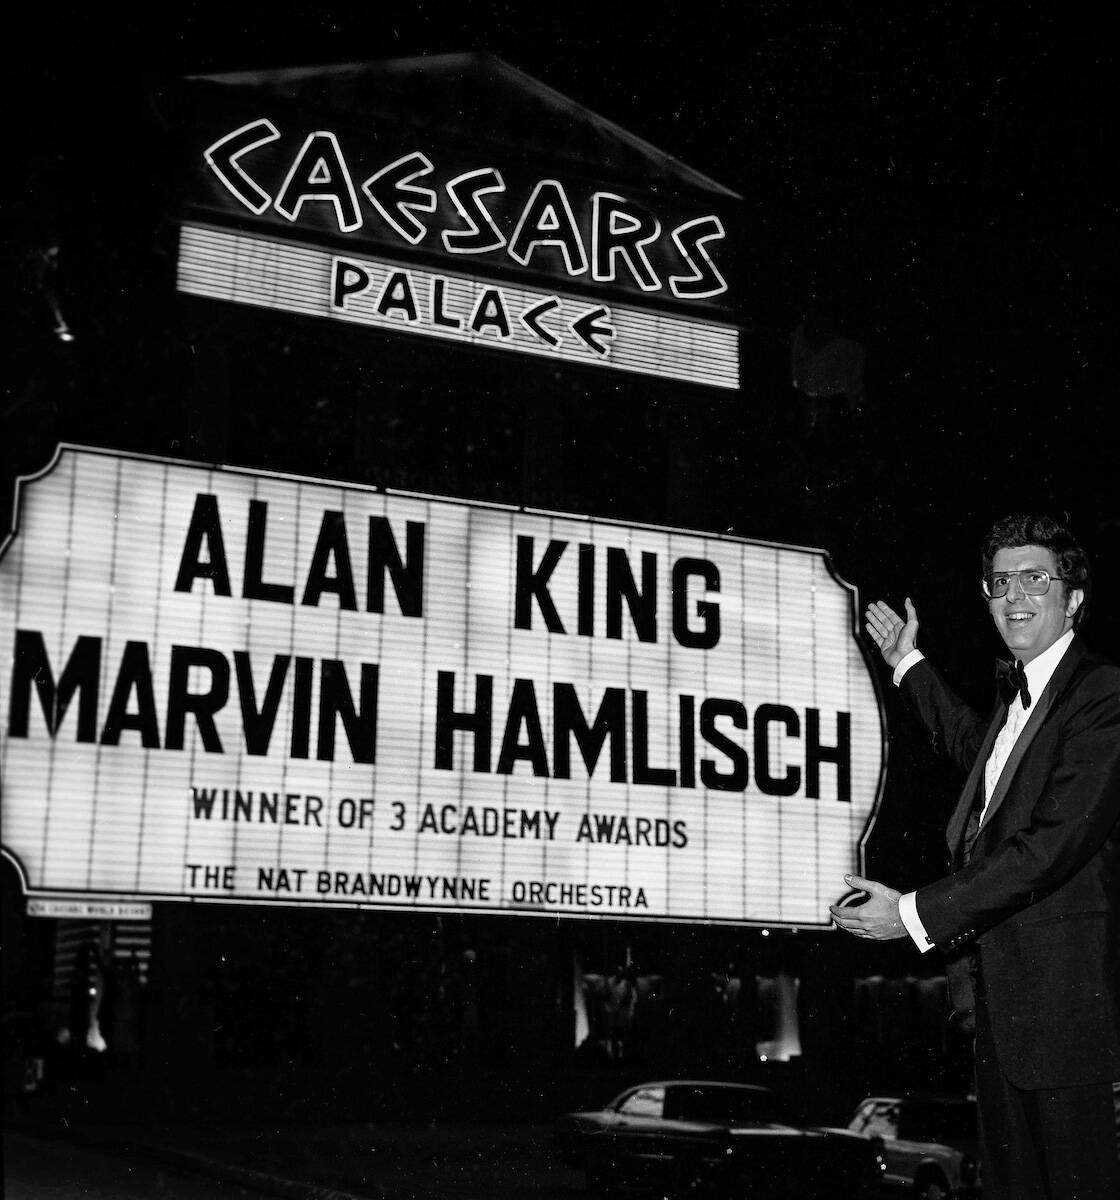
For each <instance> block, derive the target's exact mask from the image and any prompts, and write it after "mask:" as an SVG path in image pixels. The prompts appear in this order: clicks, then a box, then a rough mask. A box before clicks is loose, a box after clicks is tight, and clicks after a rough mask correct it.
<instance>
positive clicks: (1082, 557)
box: [980, 513, 1093, 629]
mask: <svg viewBox="0 0 1120 1200" xmlns="http://www.w3.org/2000/svg"><path fill="white" fill-rule="evenodd" d="M1014 546H1041V547H1043V549H1045V550H1049V551H1050V552H1051V553H1052V554H1053V555H1054V560H1055V562H1057V564H1058V571H1059V573H1060V574H1061V576H1062V581H1063V582H1062V586H1063V587H1064V588H1065V589H1066V595H1067V596H1068V595H1069V593H1070V591H1071V590H1073V589H1074V588H1080V589H1081V590H1082V591H1083V592H1084V593H1085V598H1084V599H1083V600H1082V602H1081V607H1080V608H1078V610H1077V612H1075V613H1074V614H1073V627H1074V629H1077V628H1079V627H1080V626H1081V625H1082V624H1083V623H1084V621H1085V618H1086V616H1087V615H1088V612H1089V598H1090V596H1091V594H1092V590H1093V578H1092V569H1091V567H1090V565H1089V556H1088V554H1086V553H1085V550H1084V549H1083V548H1082V546H1081V543H1080V542H1078V540H1077V538H1076V537H1074V535H1073V532H1072V531H1071V530H1070V528H1069V527H1068V526H1067V525H1065V524H1063V523H1062V522H1061V521H1058V520H1055V519H1054V518H1053V517H1047V516H1036V515H1031V514H1027V513H1013V514H1012V515H1011V516H1009V517H1002V518H1001V519H1000V520H998V521H997V522H996V523H995V524H994V525H993V526H992V527H991V529H989V530H988V532H987V534H986V536H985V538H984V541H983V544H982V546H981V549H980V554H981V559H982V562H983V568H982V569H983V573H984V578H985V579H986V578H987V577H988V576H989V575H990V574H991V573H992V562H993V560H994V559H995V556H996V553H997V552H998V551H1000V550H1007V549H1010V548H1012V547H1014Z"/></svg>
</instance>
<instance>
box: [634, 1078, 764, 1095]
mask: <svg viewBox="0 0 1120 1200" xmlns="http://www.w3.org/2000/svg"><path fill="white" fill-rule="evenodd" d="M644 1087H707V1088H735V1089H736V1090H737V1091H741V1092H772V1091H773V1090H774V1089H773V1088H769V1087H766V1086H765V1085H763V1084H759V1083H733V1082H731V1081H729V1080H726V1079H648V1080H646V1081H645V1082H644V1083H635V1084H632V1085H631V1086H630V1087H628V1088H623V1091H624V1092H632V1091H634V1090H635V1089H636V1088H644Z"/></svg>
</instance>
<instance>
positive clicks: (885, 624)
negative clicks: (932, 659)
mask: <svg viewBox="0 0 1120 1200" xmlns="http://www.w3.org/2000/svg"><path fill="white" fill-rule="evenodd" d="M864 616H865V617H866V619H867V620H866V624H865V625H864V628H865V629H866V630H867V632H868V633H869V634H870V636H871V639H872V641H874V643H875V645H876V646H878V647H879V653H880V654H882V656H883V659H884V661H885V662H886V664H887V666H888V667H891V668H894V667H897V666H898V664H899V663H900V662H902V660H903V659H904V658H905V657H906V656H907V655H908V654H909V653H910V651H911V650H915V649H917V641H918V614H917V612H916V610H915V608H914V606H913V604H911V603H910V597H909V596H907V597H906V620H905V621H904V620H903V619H902V618H901V617H900V616H899V615H898V613H896V612H895V611H894V609H893V608H891V606H890V605H889V604H887V603H885V602H884V601H882V600H876V601H875V603H874V604H869V605H868V606H867V612H866V613H865V614H864Z"/></svg>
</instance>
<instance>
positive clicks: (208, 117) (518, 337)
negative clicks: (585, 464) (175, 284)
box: [179, 77, 739, 388]
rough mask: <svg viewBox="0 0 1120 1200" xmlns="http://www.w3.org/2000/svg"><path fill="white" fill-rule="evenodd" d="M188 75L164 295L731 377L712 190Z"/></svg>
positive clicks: (733, 357) (729, 314)
mask: <svg viewBox="0 0 1120 1200" xmlns="http://www.w3.org/2000/svg"><path fill="white" fill-rule="evenodd" d="M519 78H520V79H522V80H524V81H525V83H526V84H530V83H532V81H528V80H527V79H526V77H519ZM205 83H206V81H194V88H193V91H192V97H193V111H194V124H195V128H194V129H193V131H192V136H191V138H190V139H188V140H189V142H190V145H191V148H190V155H191V161H192V164H193V169H192V171H191V173H190V184H189V191H188V195H187V198H186V199H187V202H186V206H185V213H184V220H183V242H182V247H181V252H180V268H179V287H180V290H182V291H184V292H188V293H190V294H193V295H200V296H207V297H211V298H217V299H225V300H233V301H235V302H238V303H244V304H262V305H264V306H265V307H271V308H275V309H281V310H284V311H288V312H297V313H303V314H305V315H317V316H323V317H333V318H336V319H341V320H345V321H349V322H351V323H354V324H361V325H366V326H369V327H375V328H381V329H388V330H396V331H400V332H406V333H409V334H423V335H426V336H429V337H436V338H440V339H444V340H450V341H455V342H460V343H463V342H473V343H474V344H477V345H482V346H486V347H488V348H493V349H498V350H512V351H515V352H522V353H529V354H534V355H537V356H540V357H548V358H554V359H559V360H564V361H572V362H580V363H584V364H586V365H593V366H602V367H612V368H617V369H621V370H628V371H639V372H642V373H645V374H652V375H664V376H665V377H667V378H673V379H683V380H690V381H693V382H699V383H704V384H708V385H710V386H715V387H726V388H736V387H738V386H739V381H738V330H737V327H736V323H735V322H736V314H735V311H734V307H733V304H732V297H731V295H730V283H729V278H730V275H731V272H730V267H729V263H730V257H731V256H730V252H729V248H728V229H727V222H728V220H729V212H730V211H731V208H730V205H729V198H730V197H731V193H729V192H727V191H726V189H720V188H719V186H718V185H715V184H712V185H711V191H710V192H701V191H699V190H693V191H691V192H689V191H687V190H684V191H682V190H681V189H680V188H675V187H669V186H663V185H662V186H657V185H656V184H654V185H652V186H651V182H650V179H649V178H648V177H645V176H644V168H642V169H639V166H638V165H637V164H639V163H640V162H641V155H640V153H638V152H637V151H635V150H633V149H632V150H631V153H632V154H633V157H634V165H633V166H632V169H633V170H634V171H635V174H636V175H639V176H642V177H640V178H635V179H633V180H631V181H630V183H628V184H627V183H625V182H620V181H619V180H618V178H617V167H616V168H615V170H614V171H612V172H610V173H609V174H608V173H606V171H605V170H604V173H602V174H601V175H600V177H599V178H598V179H596V178H595V172H596V166H595V164H594V163H584V164H580V167H579V168H577V169H579V170H582V171H583V172H587V173H589V174H588V175H582V174H576V173H575V172H574V171H573V167H572V163H571V162H570V161H569V162H567V163H566V166H565V169H564V170H557V169H556V168H557V167H558V166H559V165H560V164H559V163H558V162H553V163H548V162H547V156H548V147H547V146H542V147H534V148H533V153H532V154H531V155H528V154H526V153H525V151H524V149H522V148H520V147H519V148H516V149H514V148H512V147H508V146H507V147H506V148H505V152H504V155H503V154H502V153H496V152H495V150H494V149H493V147H492V146H490V145H489V144H487V143H486V142H485V141H483V140H481V139H480V141H479V145H478V146H477V147H475V148H471V147H464V146H463V145H462V144H461V142H460V141H457V140H456V139H452V138H448V137H441V136H440V135H439V133H438V131H436V139H437V140H436V141H435V142H434V143H433V141H432V137H431V131H426V132H425V134H424V136H420V135H418V134H417V133H416V132H415V130H414V129H412V128H411V127H410V126H409V125H408V124H407V123H406V122H405V123H402V121H401V114H397V119H396V120H389V121H386V120H384V119H381V120H375V121H371V122H370V123H363V122H361V121H359V120H357V119H356V115H355V114H353V113H351V114H350V115H349V116H342V117H341V118H336V117H335V116H332V115H330V114H323V113H319V114H316V115H315V116H311V115H309V114H307V113H305V112H302V111H300V110H299V107H298V106H296V105H294V104H292V103H290V102H288V103H285V102H284V101H282V100H280V99H278V98H277V97H275V96H274V95H272V94H271V93H267V92H260V93H254V92H253V90H252V89H251V88H235V87H230V86H222V87H217V88H215V87H214V85H213V84H212V83H211V85H210V87H209V88H207V87H206V86H205ZM533 98H534V99H535V100H538V101H539V96H536V95H534V97H533ZM572 107H573V108H574V107H575V106H572ZM583 119H584V120H587V121H594V120H597V118H593V116H592V114H583ZM650 152H651V153H652V148H650ZM532 159H536V160H538V161H539V160H542V159H543V160H544V161H543V162H542V163H541V165H540V166H539V167H538V168H537V169H534V168H533V167H532V166H531V165H529V163H530V161H532ZM646 166H648V164H646ZM681 170H682V171H683V170H684V169H683V168H681ZM697 178H700V177H699V176H697ZM242 234H244V235H247V236H240V235H242ZM311 263H314V271H315V278H314V280H312V279H309V278H307V277H306V276H305V274H304V272H305V270H307V269H310V266H309V264H311Z"/></svg>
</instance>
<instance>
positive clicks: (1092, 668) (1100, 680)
mask: <svg viewBox="0 0 1120 1200" xmlns="http://www.w3.org/2000/svg"><path fill="white" fill-rule="evenodd" d="M1067 660H1068V673H1067V672H1062V667H1063V665H1066V660H1063V662H1062V663H1059V664H1058V672H1062V674H1064V675H1065V677H1066V687H1065V688H1064V689H1063V690H1065V691H1068V692H1075V693H1077V694H1085V693H1089V694H1091V695H1093V696H1094V697H1098V696H1099V697H1106V696H1107V697H1112V698H1114V699H1115V700H1116V702H1117V704H1120V664H1118V663H1116V662H1114V661H1113V660H1112V659H1111V658H1108V657H1107V656H1106V655H1104V654H1101V653H1100V652H1099V651H1098V650H1095V649H1093V647H1091V646H1090V645H1088V643H1086V642H1084V641H1082V640H1081V639H1080V638H1074V640H1073V643H1072V644H1071V646H1070V648H1069V651H1068V655H1067Z"/></svg>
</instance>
